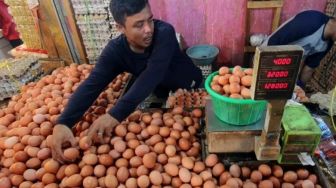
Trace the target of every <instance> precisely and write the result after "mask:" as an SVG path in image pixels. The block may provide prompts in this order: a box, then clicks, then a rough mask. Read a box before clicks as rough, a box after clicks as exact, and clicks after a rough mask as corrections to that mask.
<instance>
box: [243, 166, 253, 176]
mask: <svg viewBox="0 0 336 188" xmlns="http://www.w3.org/2000/svg"><path fill="white" fill-rule="evenodd" d="M241 172H242V176H243V178H249V177H250V175H251V170H250V168H248V167H246V166H243V167H241Z"/></svg>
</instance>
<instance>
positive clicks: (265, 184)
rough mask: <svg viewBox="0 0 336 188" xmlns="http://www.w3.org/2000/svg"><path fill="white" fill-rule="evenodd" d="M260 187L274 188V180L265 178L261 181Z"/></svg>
mask: <svg viewBox="0 0 336 188" xmlns="http://www.w3.org/2000/svg"><path fill="white" fill-rule="evenodd" d="M259 188H273V182H272V181H271V180H263V181H261V182H260V183H259Z"/></svg>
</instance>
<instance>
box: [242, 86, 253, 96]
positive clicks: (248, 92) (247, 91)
mask: <svg viewBox="0 0 336 188" xmlns="http://www.w3.org/2000/svg"><path fill="white" fill-rule="evenodd" d="M240 94H241V96H242V97H243V98H244V99H250V98H251V90H250V89H248V88H245V87H242V89H241V91H240Z"/></svg>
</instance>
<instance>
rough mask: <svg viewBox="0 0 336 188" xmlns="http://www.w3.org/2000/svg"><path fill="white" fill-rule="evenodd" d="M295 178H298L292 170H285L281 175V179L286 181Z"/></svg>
mask: <svg viewBox="0 0 336 188" xmlns="http://www.w3.org/2000/svg"><path fill="white" fill-rule="evenodd" d="M297 179H298V176H297V174H296V173H295V172H293V171H287V172H286V173H285V174H284V177H283V180H284V181H285V182H287V183H294V182H295V181H296V180H297Z"/></svg>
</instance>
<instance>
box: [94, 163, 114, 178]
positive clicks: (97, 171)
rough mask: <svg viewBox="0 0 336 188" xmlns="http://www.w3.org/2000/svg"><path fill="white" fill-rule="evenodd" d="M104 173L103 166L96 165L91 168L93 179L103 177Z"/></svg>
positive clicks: (104, 168)
mask: <svg viewBox="0 0 336 188" xmlns="http://www.w3.org/2000/svg"><path fill="white" fill-rule="evenodd" d="M105 173H106V167H105V166H104V165H96V166H95V167H94V168H93V174H94V175H95V177H98V178H100V177H103V176H105ZM117 175H118V173H117Z"/></svg>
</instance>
